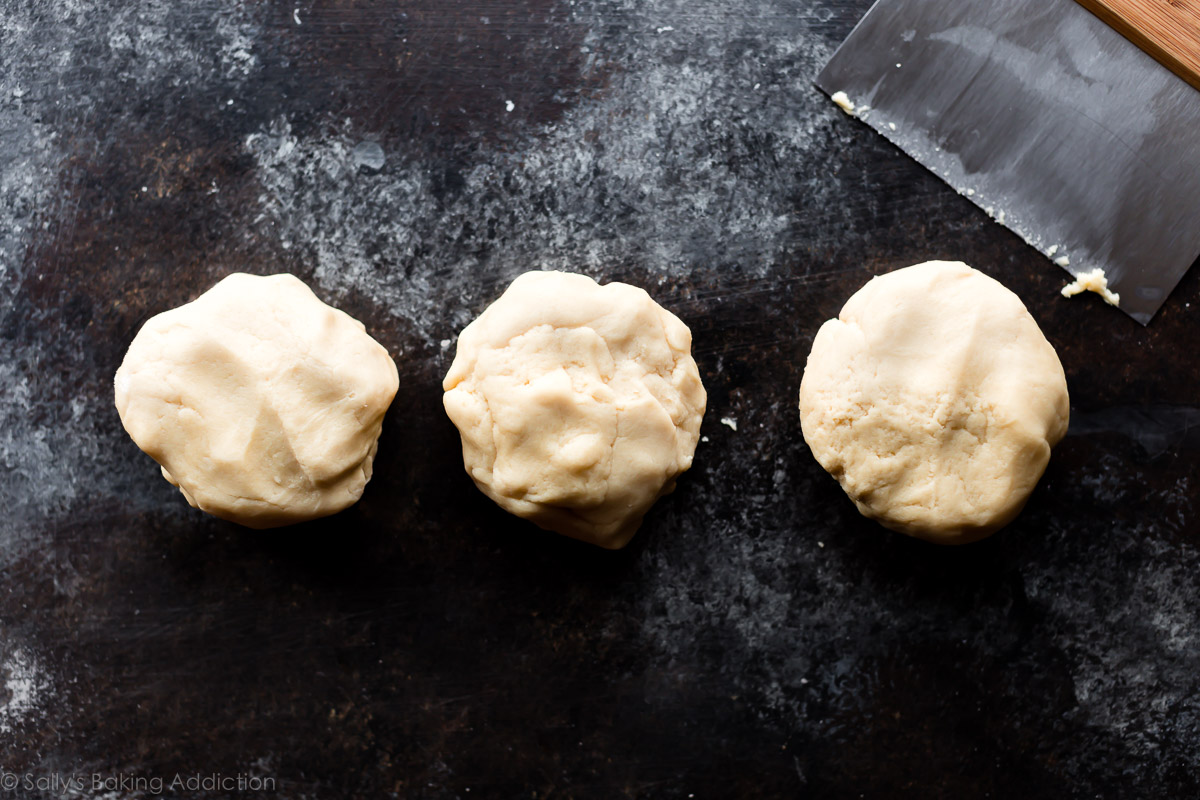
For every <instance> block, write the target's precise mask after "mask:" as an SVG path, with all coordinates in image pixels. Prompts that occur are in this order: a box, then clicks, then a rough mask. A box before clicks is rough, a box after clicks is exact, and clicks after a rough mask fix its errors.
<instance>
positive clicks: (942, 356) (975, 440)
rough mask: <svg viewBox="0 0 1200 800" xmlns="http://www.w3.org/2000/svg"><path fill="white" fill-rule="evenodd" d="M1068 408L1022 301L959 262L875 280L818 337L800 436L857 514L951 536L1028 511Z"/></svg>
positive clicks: (933, 536)
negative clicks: (1033, 492)
mask: <svg viewBox="0 0 1200 800" xmlns="http://www.w3.org/2000/svg"><path fill="white" fill-rule="evenodd" d="M1068 413H1069V412H1068V400H1067V385H1066V378H1065V376H1064V374H1063V369H1062V365H1061V364H1060V363H1059V360H1058V356H1057V354H1055V352H1054V348H1053V347H1051V345H1050V343H1049V342H1047V341H1046V339H1045V337H1044V336H1043V335H1042V333H1041V331H1040V330H1039V328H1038V326H1037V323H1036V322H1034V320H1033V318H1032V317H1031V316H1030V315H1029V312H1028V311H1026V309H1025V306H1024V305H1023V304H1022V303H1021V301H1020V299H1018V298H1017V296H1016V295H1014V294H1013V293H1012V292H1010V291H1009V290H1008V289H1006V288H1004V287H1003V286H1002V285H1001V284H1000V283H998V282H997V281H995V280H993V279H991V278H989V277H987V276H985V275H983V274H982V273H980V272H978V271H976V270H973V269H971V268H970V267H968V266H967V265H965V264H961V263H958V262H941V261H931V262H927V263H925V264H918V265H916V266H913V267H908V268H905V269H901V270H897V271H895V272H893V273H890V274H888V275H885V276H882V277H876V278H874V279H873V280H871V281H870V282H869V283H868V284H867V285H866V286H865V287H863V288H862V289H861V290H860V291H859V292H857V293H856V294H855V295H854V296H853V297H851V298H850V300H849V301H848V302H847V303H846V305H845V307H844V308H843V309H842V312H841V314H840V315H839V317H838V319H835V320H830V321H828V322H826V323H825V324H824V325H823V326H822V327H821V329H820V331H818V333H817V336H816V339H815V340H814V341H813V348H812V353H811V354H810V355H809V358H808V366H807V368H806V369H805V373H804V378H803V381H802V382H801V387H800V414H801V423H802V426H803V430H804V438H805V440H806V441H807V442H808V444H809V447H810V448H812V451H813V455H814V456H815V457H816V458H817V460H818V461H819V462H820V463H821V466H823V467H824V468H825V469H826V470H827V471H829V473H830V474H832V475H833V476H834V477H835V478H837V479H838V481H839V482H840V483H841V484H842V488H843V489H845V490H846V493H847V494H848V495H849V496H850V498H851V499H852V500H853V501H854V503H855V505H856V506H857V507H858V509H859V511H861V512H862V513H863V514H865V515H866V516H868V517H871V518H872V519H875V520H877V521H879V522H880V523H881V524H883V525H884V526H886V527H888V528H891V529H893V530H897V531H900V532H901V533H906V534H909V535H910V536H917V537H919V538H923V539H928V540H930V541H935V542H941V543H946V544H961V543H965V542H970V541H975V540H977V539H981V538H983V537H985V536H988V535H990V534H991V533H993V532H995V531H996V530H998V529H999V528H1001V527H1003V526H1004V525H1006V524H1008V522H1010V521H1011V520H1012V519H1013V517H1015V516H1016V515H1017V514H1018V513H1019V512H1020V510H1021V508H1022V506H1024V504H1025V500H1026V498H1027V497H1028V496H1029V493H1030V492H1031V491H1032V490H1033V487H1034V486H1035V485H1036V484H1037V481H1038V479H1039V478H1040V477H1041V475H1042V472H1043V471H1044V470H1045V469H1046V464H1047V462H1048V461H1049V459H1050V448H1051V447H1052V446H1053V445H1055V444H1057V443H1058V441H1059V440H1060V439H1061V438H1062V437H1063V435H1064V434H1065V433H1066V430H1067V418H1068Z"/></svg>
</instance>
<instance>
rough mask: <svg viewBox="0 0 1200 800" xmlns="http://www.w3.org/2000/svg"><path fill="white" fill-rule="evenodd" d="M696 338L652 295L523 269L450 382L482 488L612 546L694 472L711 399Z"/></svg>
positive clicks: (552, 524)
mask: <svg viewBox="0 0 1200 800" xmlns="http://www.w3.org/2000/svg"><path fill="white" fill-rule="evenodd" d="M691 344H692V335H691V331H689V330H688V327H687V326H686V325H684V324H683V323H682V322H681V321H680V320H679V319H678V318H677V317H676V316H675V315H674V314H672V313H670V312H669V311H666V310H665V309H663V308H662V307H661V306H659V305H658V304H657V303H655V302H654V301H653V300H652V299H651V298H650V295H648V294H646V292H645V291H643V290H642V289H638V288H636V287H633V286H629V285H627V284H623V283H609V284H607V285H604V286H600V285H599V284H597V283H596V282H595V281H593V280H592V279H591V278H588V277H586V276H584V275H576V274H572V273H566V272H527V273H525V274H524V275H521V276H520V277H518V278H517V279H516V280H515V281H513V283H512V284H511V285H510V286H509V287H508V289H507V290H506V291H505V292H504V294H503V295H502V296H501V297H500V298H499V299H498V300H496V302H494V303H493V304H492V305H491V306H489V307H488V308H487V309H486V310H485V311H484V312H483V313H482V314H480V315H479V317H478V318H477V319H476V320H475V321H474V322H472V323H471V324H470V325H468V326H467V327H466V328H464V329H463V331H462V334H461V335H460V336H459V339H458V348H457V351H456V354H455V358H454V363H453V364H452V365H451V367H450V371H449V372H448V373H447V375H446V378H445V380H444V381H443V383H442V386H443V388H444V389H445V395H444V397H443V401H444V404H445V407H446V413H447V414H448V415H449V417H450V419H451V420H452V421H453V422H454V424H455V426H457V427H458V430H459V432H460V434H461V435H462V445H463V462H464V465H465V467H466V470H467V473H468V474H469V475H470V476H471V478H472V479H473V480H474V481H475V484H476V485H477V486H478V487H479V488H480V490H482V491H483V492H484V494H486V495H487V496H488V497H490V498H491V499H492V500H494V501H495V502H496V503H497V504H499V505H500V506H501V507H502V508H504V509H505V510H506V511H509V512H510V513H512V514H515V515H517V516H519V517H523V518H525V519H528V520H530V521H531V522H533V523H535V524H536V525H538V526H540V527H542V528H545V529H547V530H552V531H556V532H558V533H561V534H564V535H567V536H571V537H574V538H576V539H582V540H584V541H587V542H591V543H593V544H596V545H599V546H601V547H605V548H609V549H618V548H621V547H624V546H625V545H626V544H627V543H628V542H629V540H630V539H631V538H632V537H633V535H634V533H635V532H636V531H637V529H638V527H639V526H640V525H641V521H642V517H643V516H644V515H645V514H646V512H647V511H648V510H649V509H650V507H651V506H652V505H653V504H654V502H655V501H656V500H657V499H658V498H659V497H661V496H663V495H665V494H667V493H669V492H671V491H672V490H673V489H674V488H675V479H676V477H678V476H679V475H680V474H681V473H682V472H684V471H685V470H687V469H688V468H689V467H690V466H691V464H692V456H693V454H694V453H695V450H696V443H697V441H698V440H699V435H700V422H701V419H702V418H703V416H704V409H705V403H706V400H707V396H706V394H705V391H704V386H703V385H702V384H701V382H700V373H699V370H698V369H697V368H696V362H695V361H694V360H693V359H692V356H691Z"/></svg>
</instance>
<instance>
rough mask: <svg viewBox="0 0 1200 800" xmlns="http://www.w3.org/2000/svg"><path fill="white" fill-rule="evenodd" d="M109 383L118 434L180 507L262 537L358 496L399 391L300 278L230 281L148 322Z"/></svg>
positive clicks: (380, 357)
mask: <svg viewBox="0 0 1200 800" xmlns="http://www.w3.org/2000/svg"><path fill="white" fill-rule="evenodd" d="M114 386H115V394H116V404H117V410H118V411H119V412H120V414H121V421H122V423H123V424H124V426H125V430H126V431H128V433H129V435H130V436H132V437H133V440H134V441H135V442H136V443H137V445H138V447H140V448H142V450H144V451H145V452H146V453H147V454H149V455H150V456H151V457H152V458H153V459H154V460H155V461H157V462H158V463H159V464H160V465H161V466H162V475H163V477H164V478H166V479H167V480H168V481H169V482H170V483H172V484H174V485H175V486H178V487H179V490H180V492H181V493H182V494H183V496H184V498H185V499H187V501H188V503H190V504H191V505H193V506H195V507H197V508H199V509H201V510H203V511H207V512H208V513H210V514H213V515H215V516H218V517H221V518H222V519H228V520H232V521H234V522H239V523H241V524H243V525H247V526H249V527H252V528H269V527H276V526H279V525H287V524H290V523H293V522H300V521H303V520H307V519H314V518H316V517H322V516H326V515H328V514H333V513H336V512H337V511H340V510H342V509H343V508H345V507H347V506H349V505H351V504H353V503H355V502H356V501H357V500H358V498H359V497H361V496H362V492H363V489H364V488H365V487H366V484H367V481H368V480H370V477H371V462H372V461H373V460H374V457H375V450H376V443H377V440H378V438H379V433H380V430H381V428H382V426H383V415H384V412H386V411H387V408H388V405H389V404H390V403H391V401H392V397H393V396H395V394H396V390H397V388H398V386H399V380H398V375H397V371H396V365H395V364H394V363H393V362H392V359H391V357H390V356H389V355H388V354H387V351H386V350H385V349H384V348H383V347H382V346H381V345H379V344H378V343H377V342H376V341H375V340H374V339H372V338H371V337H370V335H368V334H367V332H366V330H365V328H364V327H363V325H362V323H360V322H358V321H357V320H355V319H353V318H352V317H350V316H349V315H347V314H345V313H343V312H341V311H338V310H337V309H335V308H332V307H330V306H327V305H326V304H325V303H323V302H321V301H320V300H319V299H317V297H316V295H314V294H313V293H312V291H311V290H309V288H308V287H307V286H305V285H304V284H303V283H302V282H301V281H300V280H299V279H297V278H295V277H293V276H291V275H272V276H269V277H257V276H252V275H246V274H242V273H235V274H233V275H230V276H228V277H227V278H225V279H224V280H222V281H221V282H220V283H218V284H217V285H216V286H214V287H213V288H212V289H210V290H209V291H208V292H206V293H204V294H203V295H201V296H200V297H199V298H197V299H196V300H195V301H193V302H191V303H188V304H186V305H183V306H180V307H179V308H176V309H173V310H171V311H167V312H164V313H162V314H159V315H157V316H155V317H153V318H151V319H150V320H149V321H148V322H147V323H146V324H145V326H143V328H142V329H141V330H140V331H139V332H138V335H137V336H136V337H135V338H134V340H133V343H132V344H131V345H130V346H129V352H128V353H127V354H126V356H125V360H124V361H123V363H122V364H121V367H120V369H119V370H117V374H116V378H115V380H114Z"/></svg>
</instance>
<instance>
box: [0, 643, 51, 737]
mask: <svg viewBox="0 0 1200 800" xmlns="http://www.w3.org/2000/svg"><path fill="white" fill-rule="evenodd" d="M0 678H2V679H3V680H4V697H2V698H0V733H12V732H14V730H16V729H18V728H19V727H20V726H21V724H22V723H23V722H24V721H25V720H26V719H28V718H29V717H30V716H32V715H34V714H35V713H36V712H37V710H38V708H39V707H40V706H41V704H42V697H43V695H44V694H45V693H46V692H47V691H49V690H50V680H49V678H47V677H46V674H45V673H44V672H43V671H42V669H41V667H40V666H38V664H37V662H36V661H35V660H34V658H33V656H31V655H30V654H29V652H28V651H26V650H24V649H21V648H17V649H14V650H12V651H11V652H10V653H9V655H8V657H7V658H6V659H4V662H3V664H2V665H0Z"/></svg>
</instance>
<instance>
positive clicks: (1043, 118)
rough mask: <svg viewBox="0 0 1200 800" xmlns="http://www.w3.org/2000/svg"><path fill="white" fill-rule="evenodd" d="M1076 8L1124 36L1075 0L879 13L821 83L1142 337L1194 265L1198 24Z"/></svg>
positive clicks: (940, 0)
mask: <svg viewBox="0 0 1200 800" xmlns="http://www.w3.org/2000/svg"><path fill="white" fill-rule="evenodd" d="M1081 1H1083V2H1087V3H1088V5H1090V6H1091V7H1093V8H1094V9H1095V10H1096V11H1097V13H1099V14H1101V15H1103V16H1104V18H1105V19H1106V20H1108V21H1109V22H1111V23H1112V24H1113V25H1115V26H1116V27H1118V28H1120V29H1121V30H1123V31H1125V32H1126V33H1127V34H1129V35H1130V38H1126V37H1125V36H1123V35H1122V34H1121V33H1118V32H1117V30H1115V29H1114V28H1113V27H1110V25H1109V24H1106V22H1105V21H1103V20H1101V19H1100V17H1098V16H1096V15H1095V14H1093V13H1092V12H1090V11H1089V10H1087V9H1086V8H1084V7H1083V6H1082V5H1080V4H1079V3H1077V2H1075V1H1074V0H879V2H877V3H876V4H875V5H874V6H873V7H872V8H871V10H870V11H868V12H867V15H866V16H865V17H864V18H863V19H862V21H861V22H860V23H859V24H858V26H857V27H856V28H855V29H854V31H853V32H852V33H851V34H850V36H849V38H848V39H847V40H846V41H845V42H844V43H843V44H842V46H841V47H840V48H839V49H838V50H837V52H836V53H835V54H834V55H833V58H832V59H830V61H829V63H828V64H827V65H826V66H825V69H824V70H822V72H821V74H820V75H819V76H818V78H817V81H816V83H817V86H818V87H820V88H821V89H822V90H823V91H825V92H826V93H828V94H829V95H831V96H833V97H836V99H837V100H839V101H840V103H839V104H840V105H842V106H843V108H845V109H846V110H847V111H849V112H851V113H853V114H855V115H856V116H858V117H860V118H861V119H862V120H863V122H865V123H866V124H868V125H870V126H871V127H872V128H874V129H875V130H876V131H878V132H879V133H881V134H883V136H885V137H886V138H887V139H889V140H890V141H892V142H893V143H895V144H896V145H898V146H899V147H900V148H901V149H902V150H904V151H905V152H906V153H908V154H909V155H910V156H912V157H913V158H915V159H916V160H917V161H919V162H920V163H921V164H923V165H924V166H925V167H927V168H928V169H930V170H932V171H933V172H934V173H935V174H936V175H938V176H939V177H941V178H942V179H943V180H945V181H946V182H947V183H948V184H950V186H952V187H953V188H954V189H956V190H957V191H958V192H959V193H960V194H962V195H964V196H966V197H967V198H969V199H970V200H971V201H973V202H974V203H975V204H976V205H978V206H979V207H980V208H982V209H984V210H985V211H986V212H987V213H988V214H989V215H991V216H992V217H993V218H994V219H995V220H996V221H997V222H1000V223H1001V224H1002V225H1004V226H1006V227H1008V228H1009V229H1010V230H1012V231H1013V232H1015V233H1017V234H1018V235H1019V236H1021V237H1023V238H1024V239H1025V241H1026V242H1028V243H1029V244H1030V245H1031V246H1033V247H1035V248H1036V249H1038V250H1039V251H1041V252H1042V253H1044V254H1045V255H1046V256H1047V257H1049V258H1050V259H1051V261H1053V262H1055V263H1056V264H1057V265H1058V266H1060V267H1063V268H1064V269H1066V270H1067V271H1068V272H1070V273H1072V274H1076V275H1077V274H1079V273H1081V272H1086V271H1090V270H1093V269H1096V268H1099V269H1103V270H1104V273H1105V275H1106V276H1107V278H1108V281H1109V287H1110V288H1112V289H1113V290H1115V291H1116V292H1118V293H1119V294H1120V296H1121V303H1120V308H1121V310H1123V311H1125V312H1126V313H1128V314H1129V315H1130V316H1131V317H1133V318H1134V319H1135V320H1137V321H1138V322H1140V323H1142V324H1143V325H1145V324H1147V323H1149V321H1150V319H1151V317H1153V316H1154V314H1155V312H1157V311H1158V309H1159V308H1160V307H1161V306H1162V305H1163V303H1164V302H1166V300H1167V297H1168V295H1169V294H1170V293H1171V290H1172V289H1174V288H1175V285H1176V284H1177V283H1178V282H1179V280H1180V278H1182V277H1183V275H1184V273H1185V272H1186V271H1187V269H1188V267H1190V266H1191V265H1192V263H1193V262H1195V261H1196V260H1197V257H1198V256H1200V91H1198V90H1197V88H1193V86H1197V87H1200V75H1198V74H1197V67H1198V66H1200V15H1198V14H1197V12H1196V10H1194V9H1191V8H1188V7H1185V6H1186V5H1187V4H1167V3H1163V2H1149V0H1081ZM1143 7H1144V8H1145V9H1149V11H1147V12H1146V13H1141V10H1142V9H1143ZM1155 15H1157V16H1155ZM1131 39H1132V40H1133V41H1137V42H1139V44H1141V45H1142V47H1144V48H1145V50H1143V49H1141V48H1139V46H1138V45H1135V44H1134V43H1133V41H1131ZM1148 53H1153V54H1154V56H1155V57H1157V58H1158V59H1160V60H1161V61H1162V63H1159V61H1157V60H1155V57H1151V55H1149V54H1148ZM1164 64H1165V65H1166V66H1164ZM1168 67H1169V69H1168ZM1172 70H1173V71H1172ZM1189 82H1192V83H1193V85H1189ZM839 93H844V94H839Z"/></svg>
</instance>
